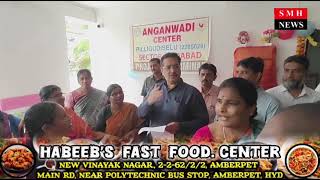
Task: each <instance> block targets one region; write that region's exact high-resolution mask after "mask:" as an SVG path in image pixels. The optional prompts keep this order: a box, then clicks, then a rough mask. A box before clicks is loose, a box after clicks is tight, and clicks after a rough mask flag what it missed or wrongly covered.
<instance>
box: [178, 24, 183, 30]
mask: <svg viewBox="0 0 320 180" xmlns="http://www.w3.org/2000/svg"><path fill="white" fill-rule="evenodd" d="M179 32H184V26H183V24H181V25H180V29H179Z"/></svg>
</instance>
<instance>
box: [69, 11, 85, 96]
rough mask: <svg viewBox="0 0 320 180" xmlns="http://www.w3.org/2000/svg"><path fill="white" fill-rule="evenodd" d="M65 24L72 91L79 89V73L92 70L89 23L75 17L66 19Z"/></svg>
mask: <svg viewBox="0 0 320 180" xmlns="http://www.w3.org/2000/svg"><path fill="white" fill-rule="evenodd" d="M65 22H66V37H67V45H68V61H69V66H68V69H69V82H70V90H74V89H76V88H77V87H79V85H78V81H77V72H78V71H79V70H80V69H84V68H86V69H91V59H90V53H89V52H90V41H89V38H88V30H89V22H86V21H84V20H81V19H77V18H73V17H65Z"/></svg>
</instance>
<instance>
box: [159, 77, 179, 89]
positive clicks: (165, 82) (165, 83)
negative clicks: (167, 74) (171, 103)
mask: <svg viewBox="0 0 320 180" xmlns="http://www.w3.org/2000/svg"><path fill="white" fill-rule="evenodd" d="M182 84H183V79H182V78H180V79H179V80H178V83H177V85H176V87H175V88H173V89H171V90H170V91H172V90H174V89H176V88H178V87H179V86H181V85H182ZM163 85H165V87H166V88H167V89H168V90H169V88H168V84H167V81H166V80H165V81H164V82H163Z"/></svg>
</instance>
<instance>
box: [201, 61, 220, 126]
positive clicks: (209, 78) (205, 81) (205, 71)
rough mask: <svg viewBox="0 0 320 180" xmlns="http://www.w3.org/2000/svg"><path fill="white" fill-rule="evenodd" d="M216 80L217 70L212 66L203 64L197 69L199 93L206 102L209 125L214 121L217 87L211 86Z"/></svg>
mask: <svg viewBox="0 0 320 180" xmlns="http://www.w3.org/2000/svg"><path fill="white" fill-rule="evenodd" d="M216 78H217V68H216V66H215V65H213V64H209V63H204V64H202V65H201V66H200V68H199V79H200V82H201V87H200V88H199V91H200V92H201V94H202V97H203V99H204V101H205V102H206V106H207V110H208V113H209V123H210V122H213V121H214V118H215V115H216V111H215V105H216V102H217V97H218V93H219V87H218V86H215V85H214V84H213V81H214V80H216Z"/></svg>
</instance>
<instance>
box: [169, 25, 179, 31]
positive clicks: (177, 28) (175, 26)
mask: <svg viewBox="0 0 320 180" xmlns="http://www.w3.org/2000/svg"><path fill="white" fill-rule="evenodd" d="M171 27H172V33H177V32H178V30H179V24H175V25H172V26H171Z"/></svg>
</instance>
